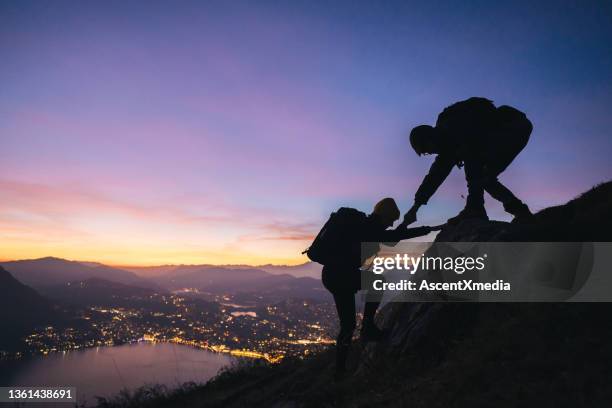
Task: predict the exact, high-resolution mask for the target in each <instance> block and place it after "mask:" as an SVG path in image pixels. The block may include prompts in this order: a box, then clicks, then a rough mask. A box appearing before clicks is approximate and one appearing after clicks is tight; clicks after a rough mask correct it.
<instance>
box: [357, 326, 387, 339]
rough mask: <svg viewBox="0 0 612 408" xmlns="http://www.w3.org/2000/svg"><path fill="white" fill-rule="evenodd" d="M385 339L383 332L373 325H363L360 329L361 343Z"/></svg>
mask: <svg viewBox="0 0 612 408" xmlns="http://www.w3.org/2000/svg"><path fill="white" fill-rule="evenodd" d="M384 337H385V331H384V330H382V329H379V328H378V327H376V325H375V324H374V323H370V324H365V325H364V326H363V327H362V328H361V341H363V342H364V343H365V342H369V341H381V340H382V339H383V338H384Z"/></svg>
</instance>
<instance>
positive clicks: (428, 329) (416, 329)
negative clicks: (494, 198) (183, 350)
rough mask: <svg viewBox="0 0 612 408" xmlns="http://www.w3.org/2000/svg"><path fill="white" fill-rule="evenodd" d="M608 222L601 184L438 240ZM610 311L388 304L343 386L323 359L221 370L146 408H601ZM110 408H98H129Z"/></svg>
mask: <svg viewBox="0 0 612 408" xmlns="http://www.w3.org/2000/svg"><path fill="white" fill-rule="evenodd" d="M610 214H612V183H610V182H608V183H605V184H601V185H599V186H597V187H595V188H593V189H592V190H589V191H588V192H586V193H585V194H583V195H581V196H580V197H578V198H576V199H575V200H572V201H570V202H568V203H567V204H565V205H561V206H557V207H551V208H547V209H545V210H542V211H540V212H539V213H537V214H536V215H535V217H534V219H533V222H532V223H530V224H523V225H517V224H510V223H505V222H497V221H476V222H470V221H467V220H466V221H464V222H462V223H460V224H458V225H456V226H449V227H446V228H444V229H443V230H442V231H441V232H440V234H439V235H438V236H437V238H436V240H437V241H473V242H478V241H541V240H549V241H553V240H554V241H568V242H572V241H573V242H576V241H605V242H609V241H612V217H610ZM611 313H612V306H611V305H610V304H608V303H389V304H387V305H386V306H385V307H384V308H383V309H382V310H381V312H380V314H379V316H378V324H379V325H380V326H382V327H384V328H386V329H387V330H388V334H387V336H386V338H385V340H384V341H382V342H380V343H368V345H367V346H365V347H356V348H355V351H354V352H353V355H351V357H350V358H349V361H350V362H351V366H352V371H353V374H352V375H351V376H349V377H348V378H346V379H345V380H344V381H342V382H339V383H336V382H334V381H333V371H334V370H333V369H334V352H333V350H329V351H328V352H323V353H320V354H317V355H314V356H311V357H309V358H304V359H285V360H284V361H283V362H281V363H280V364H277V365H272V366H269V365H265V364H255V365H253V366H246V367H243V368H238V369H235V370H233V371H232V370H230V371H227V372H225V373H223V374H221V375H219V376H218V377H217V378H216V379H214V380H213V381H211V382H209V383H208V384H206V385H204V386H199V387H193V388H189V389H187V390H179V391H177V392H176V393H175V394H171V395H169V396H164V397H163V398H157V399H153V400H150V401H148V402H147V405H146V406H149V407H182V406H196V405H197V406H200V407H244V406H256V407H257V406H262V407H263V406H275V407H320V406H329V407H331V406H351V407H366V406H385V407H403V406H411V407H449V406H453V407H473V406H483V407H484V406H496V407H515V406H517V405H524V406H551V407H552V406H598V407H599V406H609V404H610V401H612V389H611V388H610V387H609V384H608V382H609V381H608V380H609V378H610V377H611V376H612V368H611V366H610V364H609V362H610V361H612V346H611V344H612V324H610V315H611ZM140 395H143V394H140ZM116 402H117V404H113V403H112V402H111V403H109V404H108V405H104V406H105V407H113V406H130V405H129V404H126V401H125V400H121V399H118V400H117V401H116ZM122 404H123V405H122Z"/></svg>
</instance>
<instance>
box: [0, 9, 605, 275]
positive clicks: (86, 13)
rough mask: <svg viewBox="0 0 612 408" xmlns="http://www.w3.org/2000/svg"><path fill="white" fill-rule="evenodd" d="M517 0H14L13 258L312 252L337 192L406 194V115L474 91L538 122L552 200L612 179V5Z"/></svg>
mask: <svg viewBox="0 0 612 408" xmlns="http://www.w3.org/2000/svg"><path fill="white" fill-rule="evenodd" d="M502 3H504V4H502ZM505 3H509V2H490V1H482V2H448V3H445V2H432V1H427V2H421V3H412V2H397V3H395V2H390V1H380V2H370V3H361V2H356V1H350V2H327V1H325V2H316V1H291V2H276V1H275V2H271V1H270V2H269V1H245V2H242V1H221V2H185V1H177V2H169V1H166V2H152V1H146V2H123V1H121V2H113V1H100V2H82V1H74V2H60V1H32V2H27V1H15V2H12V1H2V2H0V259H18V258H34V257H41V256H47V255H53V256H60V257H65V258H69V259H81V260H96V261H101V262H106V263H110V264H141V265H151V264H160V263H251V264H260V263H268V262H272V263H298V262H302V261H304V260H305V258H304V257H303V256H301V255H300V252H301V250H302V249H303V248H304V247H306V246H307V245H308V241H309V240H310V239H311V237H312V235H313V234H314V233H316V232H317V231H318V228H319V227H320V225H321V223H322V222H323V221H325V219H326V218H327V216H328V215H329V213H330V212H331V211H332V210H334V209H335V208H337V207H339V206H341V205H348V206H354V207H357V208H360V209H362V210H364V211H369V210H370V208H371V206H372V204H373V203H374V202H375V201H376V200H377V199H379V198H382V197H384V196H392V197H395V198H396V199H397V200H398V202H399V203H400V206H401V207H402V209H404V210H405V209H408V208H409V207H410V205H411V203H412V197H413V194H414V191H415V190H416V188H417V187H418V185H419V183H420V180H421V178H422V177H423V176H424V175H425V173H426V171H427V169H428V166H429V165H430V163H431V160H432V158H431V157H429V158H418V157H417V156H416V155H415V154H414V152H412V151H411V150H410V149H409V145H408V141H407V133H408V132H409V130H410V129H411V128H412V127H413V126H416V125H418V124H422V123H433V122H434V121H435V118H436V116H437V114H438V113H439V111H440V110H442V109H443V108H444V107H445V106H446V105H448V104H450V103H452V102H454V101H457V100H460V99H464V98H467V97H470V96H474V95H478V96H486V97H488V98H490V99H493V100H494V101H495V102H496V103H497V104H510V105H513V106H516V107H517V108H519V109H521V110H523V111H524V112H526V113H527V115H528V116H529V117H530V119H531V120H532V122H533V123H534V126H535V129H534V132H533V134H532V139H531V141H530V143H529V145H528V146H527V148H526V150H525V151H524V152H523V153H522V154H521V155H520V156H519V158H518V159H517V160H516V161H515V163H514V164H513V165H512V166H511V167H510V168H509V169H508V171H507V172H506V173H505V174H504V175H503V176H502V177H501V180H502V181H504V182H507V185H508V186H509V187H511V188H512V189H513V190H514V191H515V192H516V193H517V195H519V196H520V197H522V198H523V199H524V200H525V201H526V202H527V203H528V204H529V205H530V206H531V207H532V208H533V209H535V210H538V209H541V208H544V207H547V206H549V205H552V204H558V203H563V202H565V201H567V200H569V199H571V198H572V197H574V196H575V195H577V194H578V193H580V192H582V191H584V190H586V189H588V188H589V187H590V186H592V185H594V184H596V183H598V182H601V181H605V180H608V179H610V178H611V176H612V171H611V169H612V166H611V164H610V162H611V161H610V157H611V154H612V137H611V132H610V129H611V128H612V115H611V114H610V111H611V107H612V7H611V6H610V3H607V2H578V1H576V2H571V3H566V2H559V1H555V2H551V3H550V5H546V4H544V3H542V4H540V5H536V4H533V2H526V3H524V4H520V3H517V2H512V5H510V4H505ZM587 3H590V5H589V4H587ZM605 3H607V4H605ZM464 193H465V181H464V180H463V175H462V173H461V172H460V171H458V170H455V171H454V173H453V174H452V175H451V177H450V178H449V179H448V180H447V182H446V184H445V185H444V186H443V187H442V188H441V190H440V191H439V192H438V194H437V195H436V196H435V197H434V198H433V199H432V200H431V201H430V205H428V206H426V207H424V208H423V209H422V210H421V211H420V213H419V216H420V219H419V224H421V223H425V224H437V223H441V222H443V221H444V220H446V219H447V218H448V217H450V216H453V215H455V214H456V213H457V211H459V210H460V209H461V207H462V205H463V198H462V194H464ZM487 206H488V208H489V209H490V215H491V216H493V217H495V218H498V219H508V217H507V216H506V215H505V214H504V213H503V211H502V209H501V206H500V205H499V204H498V203H496V202H493V201H492V200H490V199H489V200H488V201H487Z"/></svg>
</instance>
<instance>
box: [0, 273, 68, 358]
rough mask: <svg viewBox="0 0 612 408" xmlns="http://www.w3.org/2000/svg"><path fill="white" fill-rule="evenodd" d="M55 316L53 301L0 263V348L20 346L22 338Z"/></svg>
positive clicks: (52, 319) (9, 348)
mask: <svg viewBox="0 0 612 408" xmlns="http://www.w3.org/2000/svg"><path fill="white" fill-rule="evenodd" d="M55 319H57V314H56V312H55V311H54V307H53V304H52V303H51V302H50V301H49V300H47V299H45V298H44V297H42V296H41V295H40V294H38V293H37V292H36V291H35V290H34V289H32V288H30V287H29V286H26V285H24V284H23V283H21V282H19V281H18V280H17V279H15V278H14V277H13V276H12V275H11V274H10V273H9V272H8V271H7V270H5V269H4V268H2V267H1V266H0V321H1V322H2V330H1V331H0V350H8V351H14V350H19V349H21V347H20V346H21V345H22V344H23V343H22V339H21V338H22V337H23V336H24V335H26V334H28V333H30V332H32V331H33V330H34V328H35V327H36V326H38V325H41V324H46V323H49V322H52V321H54V320H55Z"/></svg>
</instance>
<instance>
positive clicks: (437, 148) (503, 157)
mask: <svg viewBox="0 0 612 408" xmlns="http://www.w3.org/2000/svg"><path fill="white" fill-rule="evenodd" d="M532 129H533V126H532V124H531V122H530V121H529V119H527V116H526V115H525V114H524V113H523V112H521V111H519V110H517V109H515V108H512V107H510V106H500V107H499V108H496V107H495V105H493V102H491V101H490V100H488V99H485V98H476V97H474V98H469V99H466V100H465V101H461V102H457V103H455V104H453V105H451V106H449V107H447V108H446V109H444V111H443V112H442V113H440V115H439V116H438V120H437V122H436V126H435V127H432V126H428V125H421V126H417V127H415V128H414V129H412V131H411V132H410V144H411V145H412V148H413V149H414V151H415V152H416V153H417V154H418V155H419V156H420V155H421V154H426V155H427V154H437V155H438V156H437V157H436V159H435V161H434V162H433V164H432V165H431V168H430V170H429V173H428V174H427V176H425V178H424V179H423V182H422V183H421V186H420V187H419V189H418V190H417V192H416V194H415V196H414V205H413V206H412V208H411V209H410V210H409V211H408V212H407V213H406V215H405V216H404V222H405V223H406V224H411V223H412V222H414V221H416V214H417V211H418V209H419V207H420V206H422V205H425V204H427V201H429V199H430V198H431V196H432V195H433V194H434V193H435V192H436V190H437V189H438V187H440V185H441V184H442V182H443V181H444V180H445V179H446V177H448V175H449V174H450V172H451V170H452V169H453V167H454V166H455V165H457V166H458V167H462V166H464V168H465V178H466V181H467V186H468V196H467V200H466V204H465V208H464V209H463V211H461V212H460V213H459V215H457V216H456V217H453V218H451V219H449V220H448V222H449V223H451V224H452V223H456V222H458V221H460V220H462V219H465V218H482V219H488V216H487V212H486V210H485V207H484V191H485V190H486V192H487V193H489V194H490V195H491V197H493V198H495V199H496V200H498V201H501V202H502V204H503V205H504V209H505V210H506V211H507V212H508V213H510V214H512V215H514V218H515V220H524V219H528V218H529V217H530V216H531V211H530V210H529V207H527V205H526V204H524V203H523V202H522V201H521V200H519V199H518V198H517V197H516V196H515V195H514V194H513V193H512V192H511V191H510V190H509V189H508V188H506V187H505V186H504V185H503V184H502V183H500V182H499V180H498V179H497V177H498V176H499V174H501V173H502V172H503V171H504V170H505V169H506V168H507V167H508V166H509V165H510V163H512V161H513V160H514V158H515V157H516V156H517V155H518V154H519V153H520V152H521V150H523V148H524V147H525V145H527V142H528V141H529V135H530V134H531V131H532Z"/></svg>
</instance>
